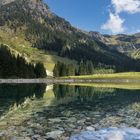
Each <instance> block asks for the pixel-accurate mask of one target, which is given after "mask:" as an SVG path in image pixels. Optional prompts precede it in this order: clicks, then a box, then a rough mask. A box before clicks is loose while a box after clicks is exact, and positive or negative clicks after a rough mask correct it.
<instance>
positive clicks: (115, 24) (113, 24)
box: [101, 12, 125, 34]
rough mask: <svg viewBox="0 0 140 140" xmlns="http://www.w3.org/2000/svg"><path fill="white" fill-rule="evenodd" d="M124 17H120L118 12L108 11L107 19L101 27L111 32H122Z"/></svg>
mask: <svg viewBox="0 0 140 140" xmlns="http://www.w3.org/2000/svg"><path fill="white" fill-rule="evenodd" d="M123 23H124V19H121V18H120V17H119V15H118V14H113V13H111V12H110V17H109V20H108V21H107V22H106V23H105V24H104V25H103V26H102V27H101V28H102V29H104V30H109V31H111V32H112V33H114V34H116V33H122V32H124V30H125V28H124V27H123Z"/></svg>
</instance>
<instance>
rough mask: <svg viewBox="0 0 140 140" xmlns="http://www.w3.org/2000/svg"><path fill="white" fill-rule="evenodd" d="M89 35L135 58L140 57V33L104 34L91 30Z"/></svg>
mask: <svg viewBox="0 0 140 140" xmlns="http://www.w3.org/2000/svg"><path fill="white" fill-rule="evenodd" d="M89 35H90V36H92V37H93V38H96V40H98V41H101V42H103V43H105V44H106V45H108V46H109V47H110V48H111V49H115V50H117V51H119V52H121V53H124V54H126V55H128V56H131V57H133V58H135V59H139V58H140V33H136V34H131V35H126V34H118V35H102V34H100V33H97V32H89Z"/></svg>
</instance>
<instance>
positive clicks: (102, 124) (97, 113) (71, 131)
mask: <svg viewBox="0 0 140 140" xmlns="http://www.w3.org/2000/svg"><path fill="white" fill-rule="evenodd" d="M75 105H76V108H75ZM75 105H73V104H68V105H65V106H63V105H59V106H49V107H48V108H44V109H43V110H42V111H38V112H34V113H33V114H32V117H31V118H29V119H27V120H26V121H25V122H23V123H22V124H20V125H19V124H15V125H14V124H13V125H12V126H9V127H8V128H7V129H4V130H2V131H1V132H0V138H3V139H4V138H5V139H6V140H69V138H70V137H71V136H73V135H75V134H79V133H80V132H83V131H87V130H88V131H89V130H91V131H98V130H100V129H102V128H108V127H118V128H120V127H135V128H138V129H140V113H139V112H138V111H134V110H131V109H130V108H129V109H126V108H120V109H119V110H117V108H116V110H115V108H113V107H111V106H110V108H107V109H106V112H105V110H104V109H103V110H102V108H100V107H99V106H90V105H88V104H87V105H84V108H82V109H81V107H80V104H78V103H76V104H75ZM107 110H108V111H107ZM5 139H4V140H5Z"/></svg>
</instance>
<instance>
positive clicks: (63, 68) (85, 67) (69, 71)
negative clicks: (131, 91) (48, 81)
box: [53, 60, 114, 77]
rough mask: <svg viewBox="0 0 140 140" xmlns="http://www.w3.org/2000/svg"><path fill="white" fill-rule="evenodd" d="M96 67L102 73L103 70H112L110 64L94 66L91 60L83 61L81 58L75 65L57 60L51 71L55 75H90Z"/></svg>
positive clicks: (94, 71)
mask: <svg viewBox="0 0 140 140" xmlns="http://www.w3.org/2000/svg"><path fill="white" fill-rule="evenodd" d="M97 69H98V70H102V73H104V71H105V72H107V71H108V73H110V72H114V71H113V67H111V66H110V67H109V66H105V65H101V64H100V65H99V66H96V65H95V64H93V63H92V61H86V62H84V61H83V60H81V62H80V63H79V64H77V65H74V64H64V63H61V62H58V63H57V64H56V65H55V67H54V71H53V73H54V76H55V77H61V76H75V75H90V74H95V73H96V71H97ZM111 70H112V71H111Z"/></svg>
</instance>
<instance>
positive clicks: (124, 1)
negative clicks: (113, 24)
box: [112, 0, 140, 14]
mask: <svg viewBox="0 0 140 140" xmlns="http://www.w3.org/2000/svg"><path fill="white" fill-rule="evenodd" d="M112 5H113V6H114V8H115V12H116V13H121V12H128V13H130V14H134V13H137V12H140V0H112Z"/></svg>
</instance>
